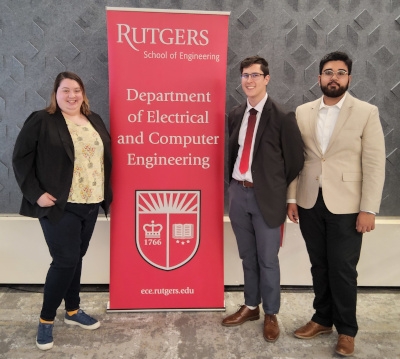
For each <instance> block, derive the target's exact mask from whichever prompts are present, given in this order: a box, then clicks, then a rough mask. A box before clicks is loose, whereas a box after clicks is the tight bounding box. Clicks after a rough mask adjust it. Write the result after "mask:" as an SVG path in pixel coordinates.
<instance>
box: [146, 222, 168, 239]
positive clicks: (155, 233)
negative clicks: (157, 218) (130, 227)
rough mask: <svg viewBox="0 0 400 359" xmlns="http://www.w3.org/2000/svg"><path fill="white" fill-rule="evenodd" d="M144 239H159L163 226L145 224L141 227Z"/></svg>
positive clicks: (152, 223)
mask: <svg viewBox="0 0 400 359" xmlns="http://www.w3.org/2000/svg"><path fill="white" fill-rule="evenodd" d="M143 229H144V236H145V238H160V237H161V231H162V229H163V226H162V225H161V224H154V221H151V224H150V223H147V224H145V225H144V226H143Z"/></svg>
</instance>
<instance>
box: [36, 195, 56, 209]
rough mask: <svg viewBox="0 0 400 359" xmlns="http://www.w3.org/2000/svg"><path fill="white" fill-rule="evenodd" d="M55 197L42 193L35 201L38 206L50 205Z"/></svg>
mask: <svg viewBox="0 0 400 359" xmlns="http://www.w3.org/2000/svg"><path fill="white" fill-rule="evenodd" d="M55 201H56V198H54V197H53V196H52V195H51V194H50V193H47V192H45V193H43V194H42V195H41V196H40V197H39V199H38V200H37V201H36V203H37V204H38V205H39V206H40V207H52V206H54V205H55V203H54V202H55Z"/></svg>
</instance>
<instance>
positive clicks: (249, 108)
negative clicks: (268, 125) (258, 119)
mask: <svg viewBox="0 0 400 359" xmlns="http://www.w3.org/2000/svg"><path fill="white" fill-rule="evenodd" d="M267 99H268V94H267V93H265V96H264V98H263V99H262V100H261V101H260V102H259V103H258V104H257V105H255V106H254V107H253V106H251V105H250V103H249V100H247V107H246V112H248V111H250V110H251V109H252V108H255V109H256V110H257V112H262V110H263V108H264V105H265V103H266V102H267Z"/></svg>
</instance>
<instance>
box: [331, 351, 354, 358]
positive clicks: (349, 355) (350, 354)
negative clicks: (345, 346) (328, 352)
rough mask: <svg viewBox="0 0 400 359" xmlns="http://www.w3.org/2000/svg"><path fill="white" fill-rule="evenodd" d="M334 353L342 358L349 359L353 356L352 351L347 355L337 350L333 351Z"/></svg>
mask: <svg viewBox="0 0 400 359" xmlns="http://www.w3.org/2000/svg"><path fill="white" fill-rule="evenodd" d="M335 352H336V354H339V355H341V356H344V357H351V356H353V355H354V351H353V352H352V353H349V354H344V353H341V352H339V351H337V350H335Z"/></svg>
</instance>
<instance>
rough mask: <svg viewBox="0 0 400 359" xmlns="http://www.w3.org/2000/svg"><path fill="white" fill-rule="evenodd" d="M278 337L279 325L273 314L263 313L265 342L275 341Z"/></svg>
mask: <svg viewBox="0 0 400 359" xmlns="http://www.w3.org/2000/svg"><path fill="white" fill-rule="evenodd" d="M278 338H279V325H278V320H277V319H276V315H275V314H265V318H264V339H265V340H266V341H267V342H272V343H273V342H275V341H276V340H277V339H278Z"/></svg>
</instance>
